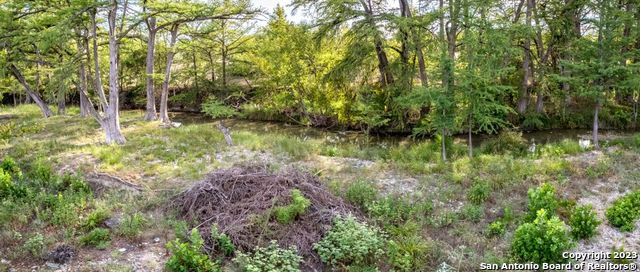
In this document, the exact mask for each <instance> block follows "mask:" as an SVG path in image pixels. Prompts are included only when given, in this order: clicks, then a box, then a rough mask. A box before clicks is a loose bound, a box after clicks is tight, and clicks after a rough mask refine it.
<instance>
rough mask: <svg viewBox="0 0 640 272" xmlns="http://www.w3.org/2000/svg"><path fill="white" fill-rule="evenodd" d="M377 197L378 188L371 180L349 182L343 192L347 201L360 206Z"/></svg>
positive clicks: (362, 206) (363, 206)
mask: <svg viewBox="0 0 640 272" xmlns="http://www.w3.org/2000/svg"><path fill="white" fill-rule="evenodd" d="M377 197H378V190H377V189H376V188H375V187H374V185H373V184H372V183H371V182H368V181H364V180H356V181H354V182H353V183H351V184H349V185H348V187H347V191H346V192H345V198H346V199H347V201H349V202H351V203H353V204H355V205H356V206H358V207H360V208H363V209H364V208H365V207H366V206H367V205H369V203H371V202H373V201H374V200H375V199H376V198H377Z"/></svg>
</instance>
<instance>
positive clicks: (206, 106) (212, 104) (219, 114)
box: [202, 97, 238, 118]
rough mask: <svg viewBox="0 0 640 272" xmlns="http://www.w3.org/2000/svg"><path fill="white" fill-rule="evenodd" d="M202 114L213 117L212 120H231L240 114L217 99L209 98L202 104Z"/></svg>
mask: <svg viewBox="0 0 640 272" xmlns="http://www.w3.org/2000/svg"><path fill="white" fill-rule="evenodd" d="M202 112H204V114H206V115H209V116H211V118H229V117H233V116H236V115H237V114H238V112H237V111H236V110H235V109H234V108H232V107H229V106H227V105H225V104H224V103H222V102H220V101H219V100H217V99H215V97H214V98H209V99H207V101H206V102H205V103H202Z"/></svg>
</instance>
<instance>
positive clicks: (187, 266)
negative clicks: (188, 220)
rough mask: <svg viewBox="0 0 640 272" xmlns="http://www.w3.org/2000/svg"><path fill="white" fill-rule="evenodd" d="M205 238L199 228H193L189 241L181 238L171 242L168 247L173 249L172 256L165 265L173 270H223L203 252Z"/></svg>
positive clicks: (174, 271)
mask: <svg viewBox="0 0 640 272" xmlns="http://www.w3.org/2000/svg"><path fill="white" fill-rule="evenodd" d="M203 246H204V240H203V239H202V236H200V232H199V231H198V229H195V228H194V229H192V230H191V235H190V236H189V241H185V242H182V241H181V240H180V239H177V238H176V240H175V241H172V242H169V243H168V244H167V249H169V251H171V257H169V259H168V260H167V262H166V264H165V267H166V269H167V271H171V272H214V271H221V270H220V268H219V267H218V265H217V264H216V263H215V262H213V261H212V260H211V259H209V256H207V255H206V254H204V253H203V252H202V247H203Z"/></svg>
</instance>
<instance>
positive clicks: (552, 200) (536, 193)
mask: <svg viewBox="0 0 640 272" xmlns="http://www.w3.org/2000/svg"><path fill="white" fill-rule="evenodd" d="M527 195H528V197H529V204H528V209H529V214H528V216H527V220H529V221H531V220H534V219H535V218H536V216H537V213H538V211H539V210H541V209H544V210H545V211H546V212H545V215H547V216H552V215H554V214H555V212H556V209H557V208H558V200H557V199H556V189H555V188H554V187H553V186H552V185H551V184H548V183H543V184H542V185H540V187H538V188H535V189H534V188H531V189H529V191H528V192H527Z"/></svg>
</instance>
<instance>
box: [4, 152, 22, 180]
mask: <svg viewBox="0 0 640 272" xmlns="http://www.w3.org/2000/svg"><path fill="white" fill-rule="evenodd" d="M0 169H2V170H4V172H5V173H7V174H10V175H11V176H13V177H14V178H21V177H22V170H20V167H18V164H17V163H16V161H15V160H14V159H13V158H11V157H4V159H3V160H2V163H0Z"/></svg>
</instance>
